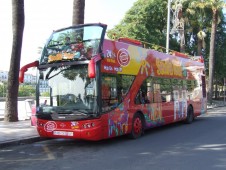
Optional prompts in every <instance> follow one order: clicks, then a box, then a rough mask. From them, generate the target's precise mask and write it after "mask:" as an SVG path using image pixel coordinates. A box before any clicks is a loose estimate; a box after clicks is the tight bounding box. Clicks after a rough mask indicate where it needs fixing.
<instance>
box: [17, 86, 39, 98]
mask: <svg viewBox="0 0 226 170" xmlns="http://www.w3.org/2000/svg"><path fill="white" fill-rule="evenodd" d="M18 96H20V97H25V96H29V97H30V96H35V86H32V85H20V86H19V93H18Z"/></svg>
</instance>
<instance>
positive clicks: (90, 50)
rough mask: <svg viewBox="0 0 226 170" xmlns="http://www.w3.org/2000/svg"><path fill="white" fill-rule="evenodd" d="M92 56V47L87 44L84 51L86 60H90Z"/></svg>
mask: <svg viewBox="0 0 226 170" xmlns="http://www.w3.org/2000/svg"><path fill="white" fill-rule="evenodd" d="M92 56H93V47H91V46H89V47H87V51H86V53H85V57H86V58H87V59H88V60H91V58H92Z"/></svg>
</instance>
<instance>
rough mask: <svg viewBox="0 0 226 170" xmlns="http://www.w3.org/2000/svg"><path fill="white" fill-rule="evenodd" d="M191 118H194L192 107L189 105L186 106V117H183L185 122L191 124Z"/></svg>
mask: <svg viewBox="0 0 226 170" xmlns="http://www.w3.org/2000/svg"><path fill="white" fill-rule="evenodd" d="M193 120H194V112H193V108H192V107H191V106H188V110H187V117H186V119H185V123H187V124H191V123H192V121H193Z"/></svg>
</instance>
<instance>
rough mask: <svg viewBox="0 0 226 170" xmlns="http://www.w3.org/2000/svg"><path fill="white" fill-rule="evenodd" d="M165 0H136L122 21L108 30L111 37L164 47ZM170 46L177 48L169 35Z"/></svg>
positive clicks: (149, 45)
mask: <svg viewBox="0 0 226 170" xmlns="http://www.w3.org/2000/svg"><path fill="white" fill-rule="evenodd" d="M166 23H167V0H155V1H154V0H138V1H137V2H135V3H134V5H133V6H132V8H131V9H129V10H128V12H127V13H126V15H125V16H124V18H123V19H122V21H121V22H120V23H119V24H118V25H116V26H115V27H114V28H113V29H111V30H109V31H108V37H109V38H111V39H114V38H116V39H117V38H119V37H129V38H134V39H138V40H141V41H144V42H149V43H150V44H148V45H147V47H151V48H154V49H156V45H159V46H162V47H163V49H164V47H165V42H166V26H167V24H166ZM170 48H171V49H174V50H177V51H178V50H179V45H178V43H177V42H176V40H175V39H173V38H172V37H171V39H170Z"/></svg>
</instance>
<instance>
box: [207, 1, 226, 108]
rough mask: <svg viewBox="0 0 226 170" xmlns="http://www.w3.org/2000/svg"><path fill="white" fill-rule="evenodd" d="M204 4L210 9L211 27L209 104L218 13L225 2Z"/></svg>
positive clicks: (211, 90)
mask: <svg viewBox="0 0 226 170" xmlns="http://www.w3.org/2000/svg"><path fill="white" fill-rule="evenodd" d="M206 4H207V7H209V8H211V9H212V28H211V38H210V53H209V83H208V101H209V103H210V104H212V94H213V76H214V64H215V55H214V54H215V39H216V29H217V25H218V22H219V18H218V15H219V13H221V12H222V8H223V7H224V5H225V4H224V1H222V0H208V1H207V2H206Z"/></svg>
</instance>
